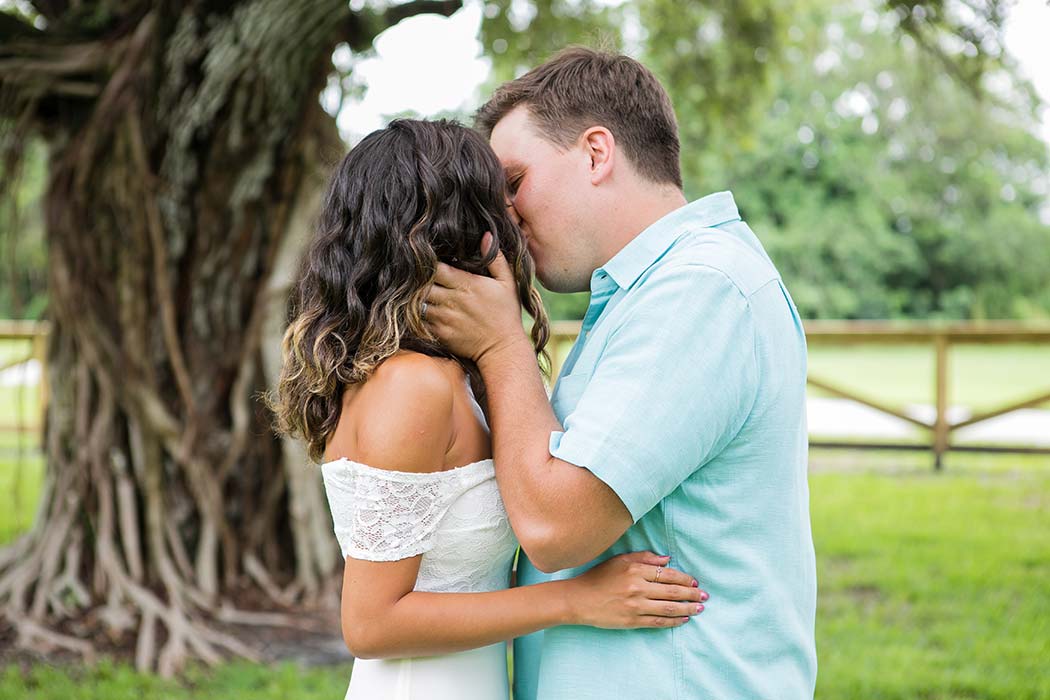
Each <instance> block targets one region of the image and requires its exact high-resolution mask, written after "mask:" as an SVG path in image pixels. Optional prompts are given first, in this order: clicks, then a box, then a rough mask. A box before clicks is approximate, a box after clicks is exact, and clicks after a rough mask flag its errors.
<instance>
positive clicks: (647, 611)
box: [638, 600, 704, 617]
mask: <svg viewBox="0 0 1050 700" xmlns="http://www.w3.org/2000/svg"><path fill="white" fill-rule="evenodd" d="M703 611H704V604H703V603H679V602H672V601H669V600H647V601H645V602H644V603H643V604H642V605H641V607H640V608H639V610H638V613H639V614H640V615H642V616H643V617H644V616H647V615H652V616H655V617H683V616H691V615H699V614H700V613H701V612H703Z"/></svg>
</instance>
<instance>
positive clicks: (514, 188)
mask: <svg viewBox="0 0 1050 700" xmlns="http://www.w3.org/2000/svg"><path fill="white" fill-rule="evenodd" d="M524 179H525V176H524V175H522V176H520V177H516V178H514V179H513V180H509V181H508V182H507V189H508V190H510V193H511V194H517V192H518V186H519V185H520V184H521V181H522V180H524Z"/></svg>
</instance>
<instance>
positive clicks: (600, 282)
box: [561, 271, 618, 376]
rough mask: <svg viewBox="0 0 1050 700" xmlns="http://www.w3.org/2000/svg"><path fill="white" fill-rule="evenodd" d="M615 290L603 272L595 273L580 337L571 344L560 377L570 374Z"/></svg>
mask: <svg viewBox="0 0 1050 700" xmlns="http://www.w3.org/2000/svg"><path fill="white" fill-rule="evenodd" d="M617 289H618V287H617V286H616V283H615V282H613V280H612V278H610V277H609V275H608V274H606V273H605V272H604V271H599V272H596V273H595V278H594V279H593V280H592V283H591V300H590V303H589V304H588V306H587V313H585V314H584V316H583V325H582V326H581V328H580V335H579V337H578V338H577V339H576V342H575V343H574V344H573V346H572V350H570V351H569V356H568V357H566V358H565V362H564V363H563V365H562V371H561V375H562V376H565V375H568V374H571V373H572V370H573V368H574V367H575V366H576V358H577V357H579V355H580V352H582V351H583V346H584V344H585V343H586V342H587V337H588V336H589V335H590V332H591V329H592V328H594V324H595V323H597V322H598V319H599V318H601V315H602V312H603V311H605V307H606V306H607V305H608V303H609V300H610V299H612V297H613V295H614V294H615V293H616V290H617Z"/></svg>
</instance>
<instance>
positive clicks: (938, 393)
mask: <svg viewBox="0 0 1050 700" xmlns="http://www.w3.org/2000/svg"><path fill="white" fill-rule="evenodd" d="M804 325H805V329H806V339H807V342H808V344H809V345H810V346H811V347H812V346H816V345H837V346H843V345H846V346H848V345H873V344H881V345H916V344H917V345H927V346H929V347H930V349H931V351H932V352H933V354H934V369H935V371H934V377H933V387H932V388H933V395H934V397H935V406H934V407H935V414H934V419H933V421H932V422H927V421H924V420H921V419H919V418H916V417H914V416H911V415H908V414H907V413H905V412H904V411H903V410H902V409H901V408H899V407H895V406H890V405H888V404H887V403H885V402H882V401H879V400H877V399H874V398H871V397H869V396H864V395H862V394H861V393H859V392H857V391H855V390H852V389H850V388H848V387H843V386H840V385H838V384H835V383H833V382H830V381H828V380H826V379H822V378H821V377H819V376H817V375H815V374H813V373H812V372H811V373H810V374H809V376H808V377H807V381H808V382H809V384H810V386H813V387H815V388H818V389H821V390H822V391H825V392H827V393H829V394H831V395H833V396H838V397H841V398H844V399H849V400H851V401H856V402H857V403H860V404H863V405H865V406H868V407H869V408H872V409H875V410H876V411H879V412H881V413H885V414H888V415H890V416H893V417H895V418H899V419H901V420H903V421H906V422H908V423H910V424H912V425H915V426H917V427H919V428H923V429H925V430H928V431H929V439H928V440H927V441H924V442H892V441H879V442H862V441H830V440H819V439H813V440H811V441H810V445H811V446H813V447H842V448H856V449H882V450H930V451H932V453H933V456H934V468H936V469H940V468H941V467H942V466H943V463H944V455H945V453H946V452H948V451H949V450H955V451H959V452H963V451H967V452H1017V453H1036V454H1050V448H1048V447H1038V446H1031V445H1005V444H996V445H961V444H958V443H953V442H952V439H951V438H952V433H954V432H955V431H956V430H959V429H960V428H965V427H967V426H971V425H976V424H977V423H982V422H984V421H987V420H990V419H992V418H997V417H998V416H1001V415H1003V414H1006V413H1010V412H1011V411H1016V410H1019V409H1022V408H1029V407H1033V406H1038V405H1039V404H1042V403H1045V402H1048V401H1050V376H1046V377H1033V378H1032V379H1033V383H1034V384H1035V385H1037V386H1039V385H1041V386H1042V388H1041V389H1038V390H1036V391H1034V393H1032V394H1031V395H1029V396H1028V397H1027V398H1025V399H1023V400H1020V401H1013V402H1010V403H1008V404H1004V405H1002V406H999V407H997V408H995V409H992V410H990V411H983V412H981V413H979V414H977V415H974V416H971V417H969V418H967V419H965V420H961V421H957V422H954V423H953V422H950V421H949V420H948V406H949V404H948V364H949V362H950V351H951V349H952V348H953V347H955V346H958V345H996V344H999V345H1003V344H1008V343H1038V344H1045V345H1046V346H1047V352H1050V324H1039V325H1033V324H1023V323H1017V322H1008V321H996V322H985V323H952V324H936V323H925V322H885V321H808V322H806V323H805V324H804ZM579 331H580V323H579V322H576V321H560V322H556V323H555V324H553V328H552V343H551V346H552V347H551V349H552V352H551V360H552V365H553V373H554V376H557V372H558V371H559V370H560V369H561V363H562V362H563V361H564V359H565V358H564V356H563V355H562V350H563V348H565V346H566V345H567V344H568V343H569V342H572V341H574V340H575V338H576V336H577V335H578V334H579ZM1047 431H1048V433H1050V425H1048V426H1047Z"/></svg>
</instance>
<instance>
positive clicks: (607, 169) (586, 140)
mask: <svg viewBox="0 0 1050 700" xmlns="http://www.w3.org/2000/svg"><path fill="white" fill-rule="evenodd" d="M581 138H582V139H583V147H584V150H585V152H586V153H587V155H588V156H589V157H590V159H591V184H592V185H597V184H600V183H601V182H603V181H605V180H607V179H608V178H609V177H610V176H611V175H612V169H613V164H614V163H615V160H616V139H614V138H613V135H612V132H611V131H609V130H608V129H606V128H605V127H604V126H592V127H591V128H589V129H587V130H586V131H584V132H583V136H581Z"/></svg>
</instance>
